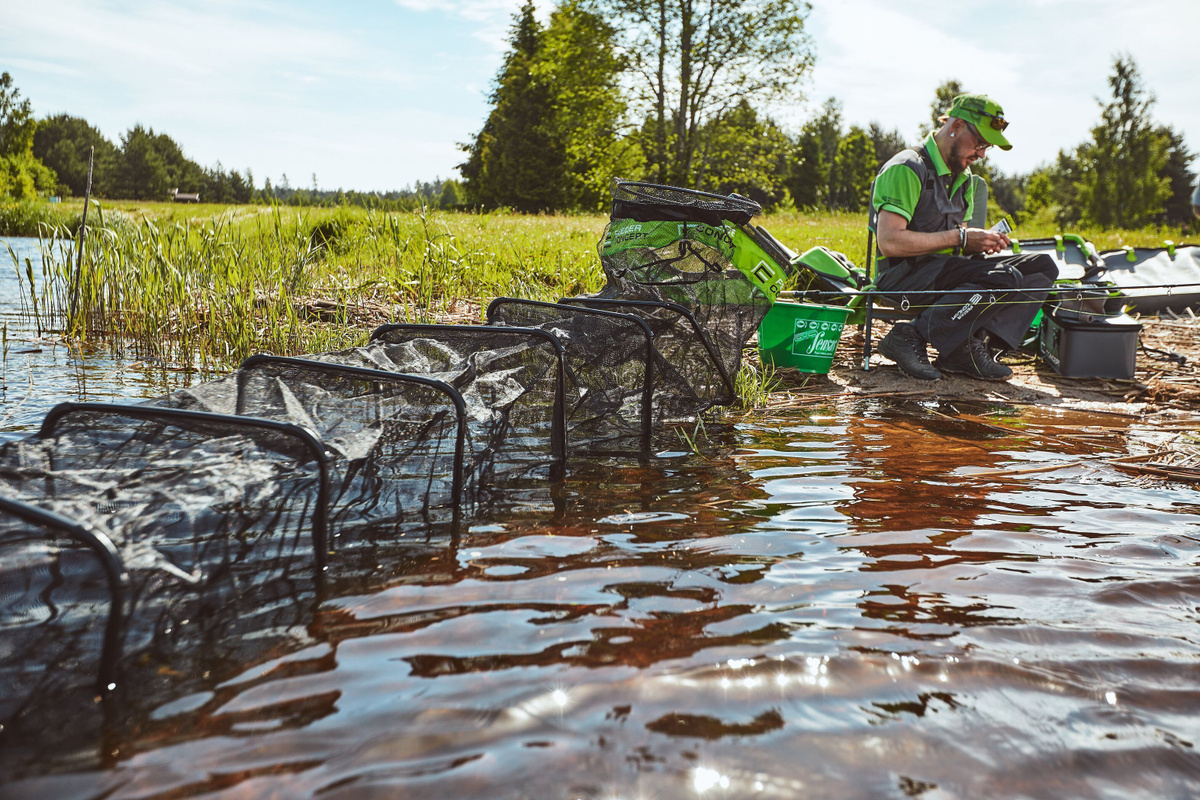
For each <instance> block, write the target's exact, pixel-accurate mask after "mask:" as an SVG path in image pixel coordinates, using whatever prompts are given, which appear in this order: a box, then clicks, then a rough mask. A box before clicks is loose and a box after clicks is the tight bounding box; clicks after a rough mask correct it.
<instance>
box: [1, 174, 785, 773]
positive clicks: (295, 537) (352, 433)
mask: <svg viewBox="0 0 1200 800" xmlns="http://www.w3.org/2000/svg"><path fill="white" fill-rule="evenodd" d="M758 212H759V208H758V206H757V205H756V204H755V203H753V202H752V201H750V200H747V199H746V198H741V197H737V196H731V197H721V196H718V195H709V194H705V193H703V192H693V191H689V190H683V189H676V188H674V187H663V186H655V185H652V184H638V183H629V182H623V183H619V184H617V185H616V186H615V187H614V190H613V214H612V220H611V222H610V224H609V227H608V229H607V230H606V233H605V237H604V241H603V242H602V243H601V245H600V256H601V263H602V265H603V268H604V271H605V275H606V277H607V279H608V283H607V285H606V287H605V289H604V290H603V291H602V292H601V293H600V294H598V295H597V296H595V297H578V298H570V299H568V300H565V301H562V302H560V303H557V304H556V303H544V302H535V301H528V300H520V299H516V298H500V299H498V300H496V301H495V302H494V303H493V304H492V305H491V306H490V307H489V309H488V323H489V324H488V325H387V326H384V327H382V328H380V329H378V330H376V331H375V332H374V333H373V334H372V336H371V340H370V342H369V343H368V344H367V345H365V346H363V347H356V348H350V349H347V350H340V351H336V352H328V353H319V354H314V355H310V356H306V357H304V358H302V359H301V358H280V357H271V356H255V357H252V358H250V359H248V360H247V361H245V362H244V363H243V364H242V366H241V367H240V368H239V370H238V371H237V372H236V373H234V374H232V375H229V376H227V377H225V378H223V379H220V380H215V381H211V382H208V383H204V384H200V385H197V386H194V387H191V388H188V389H185V390H182V391H178V392H175V393H173V394H170V395H167V396H165V397H162V398H158V399H156V400H152V401H150V402H148V403H146V404H144V405H138V406H98V405H95V404H64V405H62V406H60V407H59V408H57V409H55V411H53V412H51V414H50V415H48V417H47V420H46V423H45V424H44V425H43V427H42V430H41V431H40V432H39V434H37V435H35V436H31V437H29V438H28V439H25V440H22V441H18V442H11V443H8V444H6V445H3V446H0V498H4V497H7V498H12V499H14V500H17V501H23V502H25V503H28V504H32V505H33V506H36V507H38V508H41V509H44V510H48V511H52V512H54V513H55V514H57V515H59V516H60V517H61V518H63V519H66V520H69V521H72V523H77V524H81V525H87V526H90V527H91V528H94V529H95V530H97V531H103V532H104V533H105V534H107V535H108V537H109V538H111V540H112V544H113V546H114V548H115V551H114V552H115V553H116V554H119V558H120V560H121V562H122V564H123V566H122V569H123V570H124V571H126V572H127V573H128V576H129V577H128V587H127V595H126V596H125V597H124V598H123V599H122V600H121V602H120V603H119V604H118V608H119V612H120V618H121V619H122V620H123V621H124V629H125V631H126V632H125V634H124V636H123V637H122V640H121V644H122V647H121V653H120V656H119V658H117V659H115V660H114V661H113V663H114V664H115V666H113V665H112V664H110V665H109V666H110V668H111V669H113V670H115V674H116V675H117V676H118V677H117V679H116V680H115V681H114V683H115V685H116V689H115V690H106V691H105V692H104V696H105V697H106V705H107V704H109V703H117V704H118V706H119V707H121V708H126V709H127V708H131V707H136V706H138V705H139V704H143V705H148V704H150V703H151V702H152V700H151V699H150V698H159V699H161V698H162V697H164V696H171V695H182V694H183V693H186V692H189V691H190V692H195V691H197V690H198V689H199V687H201V686H211V685H212V684H213V681H216V680H218V679H219V678H220V676H222V675H227V674H229V672H230V670H231V669H238V666H237V665H239V664H245V663H248V662H250V661H253V660H254V659H255V658H258V657H260V656H262V655H263V654H265V653H269V652H278V651H279V650H280V649H287V648H292V647H297V646H300V645H301V644H302V643H304V642H306V641H309V638H308V634H307V633H306V632H305V631H306V628H307V626H309V625H310V624H311V623H312V622H313V620H314V616H313V611H314V609H315V608H316V607H317V606H318V605H319V603H320V599H321V597H322V596H324V593H325V592H327V591H330V590H331V587H333V588H332V590H333V591H350V590H353V588H354V587H363V586H367V585H373V582H378V581H380V580H387V579H388V578H389V577H394V576H395V573H396V572H397V571H398V570H399V571H402V570H403V564H404V563H405V559H406V558H410V557H411V553H413V552H415V551H414V549H413V548H414V547H415V548H417V549H418V550H420V549H421V548H425V549H429V548H433V549H434V550H436V549H437V548H438V547H441V546H443V545H438V544H434V543H433V541H434V540H433V539H432V538H431V537H436V536H441V535H442V534H443V533H444V534H445V537H446V540H447V541H450V542H454V541H457V538H456V537H457V535H458V525H459V522H460V521H461V519H462V517H463V516H464V515H465V514H471V513H474V512H476V511H478V510H480V509H481V508H484V507H486V506H489V505H491V504H493V503H498V502H503V503H504V504H505V508H509V509H519V508H521V507H522V504H524V505H525V506H528V507H538V508H544V507H546V504H547V503H555V502H558V500H557V499H556V495H555V491H554V486H555V485H556V480H557V479H558V478H560V477H561V476H562V474H563V470H564V469H565V468H566V465H568V464H569V459H576V458H580V457H584V456H591V455H597V454H601V455H603V454H631V453H636V454H639V455H642V456H644V455H645V454H646V453H647V449H648V447H649V445H650V441H651V434H652V433H653V430H654V426H655V425H656V424H657V423H661V422H664V421H669V420H678V419H687V418H692V417H694V416H695V415H697V414H699V413H701V412H702V411H704V410H705V409H707V408H710V407H711V406H714V405H718V404H723V403H728V402H730V401H731V400H732V399H733V396H734V389H733V376H735V375H736V374H737V371H738V367H739V365H740V359H741V353H742V348H743V347H744V346H745V344H746V342H747V340H748V339H749V338H750V336H751V335H752V334H753V333H754V331H755V330H756V329H757V327H758V324H759V322H760V320H761V318H762V316H763V315H764V314H765V312H766V310H767V308H768V307H769V306H770V303H771V300H772V298H773V292H774V291H777V289H778V279H779V274H780V273H779V270H781V269H783V268H786V267H787V266H788V265H787V264H780V263H779V262H780V260H781V259H783V260H785V261H786V260H787V259H786V258H785V255H786V254H782V253H781V252H777V251H779V246H777V243H776V244H772V243H773V242H774V240H772V239H770V237H769V236H765V235H763V233H762V232H761V231H759V229H756V228H754V227H753V226H752V225H750V219H751V218H752V217H753V216H754V215H756V214H757V213H758ZM764 276H766V277H764ZM0 505H2V504H0ZM86 556H87V553H86V551H85V550H83V549H81V548H80V547H79V545H78V544H77V543H75V542H73V541H71V540H69V537H64V535H63V534H62V533H61V532H56V529H54V526H50V527H46V526H45V525H41V526H39V525H37V524H33V523H30V522H29V520H28V519H27V518H25V517H20V516H13V515H11V514H8V515H6V514H5V513H4V509H3V508H2V507H0V593H2V594H0V597H2V598H3V600H4V604H3V607H2V608H0V642H2V643H3V644H2V645H0V681H2V682H3V685H0V698H3V700H2V702H0V725H4V726H5V728H4V730H5V731H7V732H8V733H6V734H5V735H6V736H8V735H12V734H11V732H12V731H17V732H18V733H17V734H15V735H20V733H19V732H20V731H23V730H25V728H23V727H22V725H23V724H24V723H23V720H30V719H33V718H34V716H36V715H37V714H42V715H43V719H57V717H54V716H53V715H54V714H58V713H62V714H66V713H67V712H66V711H63V712H59V711H56V710H47V709H59V708H61V709H73V710H74V709H77V708H78V707H79V706H80V705H81V704H83V703H84V702H85V700H87V699H88V698H90V696H91V695H92V694H93V693H94V692H95V690H96V683H95V680H96V678H97V675H98V674H99V673H100V672H101V671H102V670H101V669H99V668H98V666H97V663H96V661H97V658H98V656H97V653H98V652H99V648H98V645H97V637H98V636H103V631H104V630H105V626H104V615H105V613H106V609H111V608H113V607H114V606H113V604H112V601H111V598H110V600H109V603H108V605H107V606H106V604H105V603H104V602H103V600H104V598H105V597H107V596H108V594H107V592H108V590H107V589H106V588H105V586H104V585H103V581H102V578H103V575H102V574H101V572H99V571H98V567H97V565H96V563H95V559H89V558H87V557H86ZM114 557H115V556H114ZM431 557H432V556H431ZM89 673H90V674H89ZM31 715H33V716H31ZM46 715H50V716H46ZM138 719H139V720H141V721H140V722H139V723H138V724H140V725H151V727H152V723H151V722H147V721H146V720H148V719H149V717H148V716H147V715H142V716H141V717H138ZM64 724H66V723H64ZM89 724H90V723H89ZM105 724H109V723H107V722H106V723H105ZM77 729H78V730H79V731H81V734H80V736H81V739H80V741H81V742H82V741H84V740H87V741H94V739H95V736H94V735H93V734H94V730H93V729H92V728H89V727H88V726H87V725H84V724H81V725H79V726H77ZM147 731H149V729H147ZM145 735H148V736H152V735H153V733H152V732H145ZM67 749H68V750H69V749H70V748H69V747H68V748H67ZM0 760H3V757H2V756H0ZM5 763H8V764H11V763H13V762H7V761H6V762H5Z"/></svg>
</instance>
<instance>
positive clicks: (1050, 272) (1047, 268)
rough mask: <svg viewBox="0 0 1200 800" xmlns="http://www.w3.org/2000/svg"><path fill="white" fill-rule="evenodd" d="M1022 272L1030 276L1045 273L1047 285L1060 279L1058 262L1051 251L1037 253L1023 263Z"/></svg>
mask: <svg viewBox="0 0 1200 800" xmlns="http://www.w3.org/2000/svg"><path fill="white" fill-rule="evenodd" d="M1021 272H1023V273H1025V274H1026V275H1029V276H1034V275H1043V276H1045V277H1046V278H1047V283H1046V285H1047V286H1049V285H1050V284H1052V283H1054V281H1055V280H1057V279H1058V262H1057V261H1056V260H1055V259H1054V256H1052V255H1050V254H1049V253H1037V254H1036V255H1034V256H1033V258H1031V259H1030V260H1029V261H1028V262H1026V263H1024V264H1022V265H1021Z"/></svg>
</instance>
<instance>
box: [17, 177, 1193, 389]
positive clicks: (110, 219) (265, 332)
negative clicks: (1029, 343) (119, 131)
mask: <svg viewBox="0 0 1200 800" xmlns="http://www.w3.org/2000/svg"><path fill="white" fill-rule="evenodd" d="M17 206H20V207H19V208H18V207H17ZM81 211H82V207H81V203H78V202H72V203H66V204H61V206H60V205H58V204H56V205H55V206H50V205H49V204H44V203H43V204H40V206H39V205H38V204H8V205H6V206H3V207H0V216H2V217H4V218H3V219H0V223H4V224H11V225H12V226H15V227H0V229H4V230H7V231H10V232H13V233H17V232H20V233H25V234H27V235H37V236H39V237H41V238H42V241H43V246H42V250H43V257H42V259H41V264H40V265H34V264H33V263H32V262H30V263H26V264H20V263H18V264H15V266H16V268H17V271H18V274H20V275H21V277H22V290H23V294H24V295H26V296H25V297H24V298H23V299H24V301H25V305H26V307H27V309H28V312H29V314H30V315H31V317H32V318H33V319H34V320H35V324H36V326H37V328H38V332H39V335H41V334H42V333H43V332H61V333H64V334H65V335H66V336H67V338H69V339H71V340H75V341H79V342H90V343H93V344H101V345H104V346H107V347H110V348H113V349H116V350H120V351H122V354H123V355H125V356H126V357H132V358H133V359H137V360H142V361H147V362H152V363H156V364H159V365H161V366H164V367H169V368H174V369H182V370H185V371H190V370H199V371H201V372H204V373H213V372H221V371H226V370H228V369H231V368H233V367H235V366H236V365H237V364H238V363H239V362H240V361H241V360H242V359H243V358H245V357H246V356H249V355H251V354H253V353H273V354H278V355H296V354H302V353H308V352H318V351H326V350H332V349H338V348H343V347H349V346H353V345H356V344H361V343H362V342H364V341H365V340H366V337H367V336H368V334H369V331H370V330H371V329H372V328H373V327H374V326H375V325H378V324H382V323H385V322H395V321H408V322H429V321H450V320H454V321H474V320H475V319H477V315H478V314H479V309H481V308H482V307H484V306H486V304H487V302H488V301H490V300H491V299H492V298H493V297H497V296H501V295H509V296H517V297H524V298H529V299H535V300H556V299H558V298H560V297H563V296H567V295H575V294H581V293H586V292H594V291H597V290H599V289H600V288H601V287H602V286H603V283H604V276H603V272H602V270H601V268H600V264H599V259H598V258H597V256H596V245H597V242H598V241H599V239H600V237H601V235H602V232H603V230H604V225H605V223H606V222H607V218H606V217H605V216H603V215H598V214H597V215H582V216H565V215H564V216H554V215H550V216H526V215H518V214H507V213H488V214H479V213H462V212H440V211H418V212H406V213H385V212H377V211H371V210H366V209H360V208H348V207H344V208H338V209H316V208H309V209H297V208H294V207H261V206H212V205H210V206H190V207H185V206H178V205H172V204H169V203H140V204H135V203H109V202H108V201H105V202H102V203H97V204H94V206H93V210H92V211H91V212H90V216H89V225H88V233H87V246H86V249H85V258H84V260H83V264H82V269H81V270H79V273H78V276H76V268H75V266H76V259H75V248H74V244H73V241H72V239H73V236H74V234H75V231H76V229H77V226H78V223H79V216H80V212H81ZM4 215H7V216H4ZM759 222H760V224H762V225H763V226H764V227H766V228H767V229H768V230H770V231H771V232H772V233H773V234H774V235H775V236H776V238H778V239H779V240H780V241H782V242H784V243H785V244H787V245H788V246H789V247H791V248H792V249H794V250H796V251H797V252H802V251H804V250H806V249H808V248H809V247H812V246H815V245H825V246H827V247H830V248H832V249H834V250H838V251H840V252H844V253H846V254H848V255H849V256H850V258H851V259H852V260H854V261H855V262H857V263H862V262H863V260H864V256H865V247H866V236H865V230H864V219H863V215H862V214H853V213H846V212H829V213H808V212H788V213H778V214H772V215H767V216H766V217H764V218H762V219H760V220H759ZM18 223H19V224H18ZM1054 232H1055V231H1052V230H1046V231H1040V230H1027V231H1026V230H1022V231H1020V233H1021V235H1023V236H1025V237H1026V238H1033V237H1037V236H1048V235H1051V234H1053V233H1054ZM1169 234H1170V232H1169V231H1166V232H1164V231H1149V230H1147V231H1140V232H1129V231H1116V232H1110V233H1100V234H1096V235H1094V236H1091V237H1090V238H1092V239H1093V241H1095V242H1096V244H1097V245H1098V246H1100V247H1101V248H1105V247H1114V246H1117V245H1120V244H1135V245H1157V244H1159V243H1160V242H1161V240H1162V239H1163V238H1167V237H1168V236H1169ZM39 270H40V273H41V275H40V278H41V279H40V280H37V279H36V278H37V277H38V276H37V275H35V273H36V272H37V271H39ZM76 283H77V286H76ZM748 369H749V371H747V372H746V374H744V375H742V376H741V377H740V381H739V386H740V389H741V392H740V394H742V395H744V405H746V406H748V407H753V406H755V405H757V404H759V403H761V402H763V397H764V395H766V394H769V393H770V389H771V388H773V387H772V376H771V375H770V373H769V372H764V371H759V370H757V369H755V368H754V367H753V366H751V367H750V368H748Z"/></svg>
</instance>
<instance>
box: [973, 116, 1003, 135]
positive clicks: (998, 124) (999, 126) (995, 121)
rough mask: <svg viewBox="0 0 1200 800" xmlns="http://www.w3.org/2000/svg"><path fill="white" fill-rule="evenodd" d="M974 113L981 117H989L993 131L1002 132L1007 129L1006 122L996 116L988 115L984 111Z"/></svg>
mask: <svg viewBox="0 0 1200 800" xmlns="http://www.w3.org/2000/svg"><path fill="white" fill-rule="evenodd" d="M975 113H976V114H978V115H979V116H981V117H989V118H990V119H991V120H992V122H991V125H992V127H993V128H994V129H995V130H998V131H1003V130H1004V129H1005V128H1007V127H1008V120H1006V119H1005V118H1004V117H1001V116H999V115H997V114H989V113H988V112H986V111H976V112H975Z"/></svg>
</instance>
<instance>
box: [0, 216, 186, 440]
mask: <svg viewBox="0 0 1200 800" xmlns="http://www.w3.org/2000/svg"><path fill="white" fill-rule="evenodd" d="M6 245H7V246H6ZM9 248H12V254H10V253H9ZM13 255H15V256H16V261H15V263H14V260H13ZM27 259H28V264H27V263H26V260H27ZM29 272H31V273H32V275H33V284H34V290H33V291H32V292H31V289H30V285H29V277H28V275H29ZM44 278H45V276H44V274H43V265H42V254H41V249H40V246H39V242H38V240H37V239H29V238H21V237H3V236H0V330H3V331H4V343H3V347H2V352H0V442H4V441H8V440H12V439H18V438H21V437H22V436H27V435H29V434H30V433H32V432H33V431H35V430H37V427H38V425H40V424H41V421H42V418H43V417H44V416H45V415H46V412H47V411H49V410H50V409H51V408H53V407H54V406H55V405H56V404H57V403H60V402H62V401H64V400H98V401H114V402H120V401H123V400H131V399H133V400H136V399H141V398H149V397H158V396H160V395H163V394H167V393H168V392H170V391H172V390H174V389H176V388H180V387H182V386H186V385H188V384H189V383H190V382H191V381H193V380H194V379H195V376H194V375H189V374H185V373H182V372H179V371H175V370H170V369H165V368H163V367H162V366H161V365H158V364H155V363H153V362H148V361H134V360H133V359H130V358H128V357H126V356H124V355H122V353H121V352H120V343H119V342H118V343H117V344H116V345H109V344H105V345H96V344H91V345H88V344H85V345H83V346H80V345H76V344H72V345H67V344H66V343H65V342H64V341H63V339H62V338H61V336H60V335H59V334H58V333H57V332H55V331H50V330H45V329H44V328H43V327H42V325H40V324H39V321H38V319H37V318H36V317H35V316H34V315H32V314H31V313H30V310H31V303H30V297H31V295H32V294H33V293H34V292H36V294H37V296H38V298H39V300H40V298H41V296H42V293H43V291H44V286H45V281H44Z"/></svg>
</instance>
